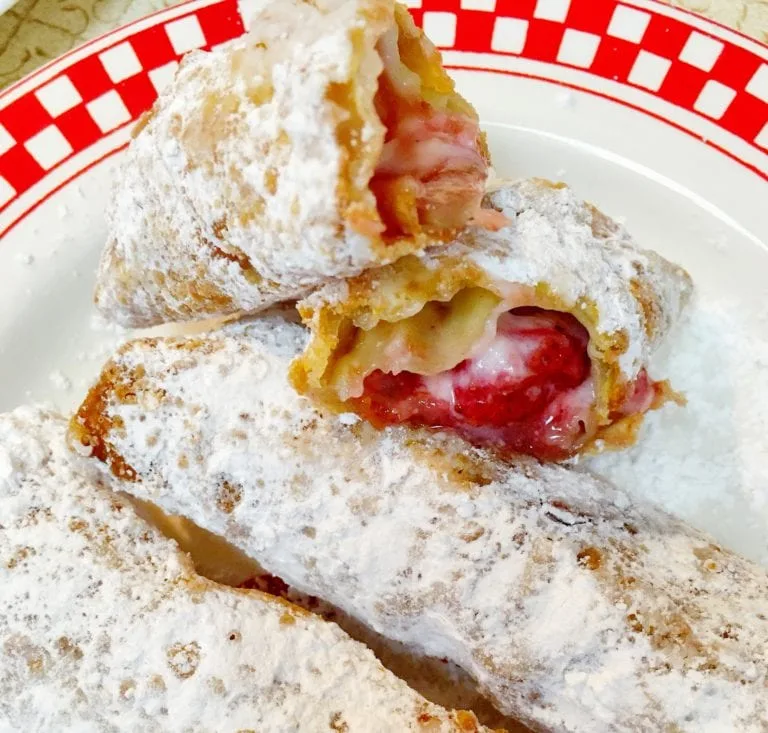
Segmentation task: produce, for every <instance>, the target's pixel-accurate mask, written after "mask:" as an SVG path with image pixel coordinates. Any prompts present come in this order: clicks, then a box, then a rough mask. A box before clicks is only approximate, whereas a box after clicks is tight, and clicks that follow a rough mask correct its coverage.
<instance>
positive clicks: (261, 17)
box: [96, 0, 420, 326]
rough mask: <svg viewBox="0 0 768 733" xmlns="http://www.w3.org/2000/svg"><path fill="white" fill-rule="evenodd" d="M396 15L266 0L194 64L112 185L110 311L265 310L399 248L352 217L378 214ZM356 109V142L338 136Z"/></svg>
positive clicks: (148, 314) (106, 278)
mask: <svg viewBox="0 0 768 733" xmlns="http://www.w3.org/2000/svg"><path fill="white" fill-rule="evenodd" d="M393 10H394V3H393V1H392V0H350V1H346V0H344V1H342V0H322V2H313V3H306V2H302V1H300V0H279V1H277V2H271V3H269V2H266V3H262V4H261V7H260V8H259V9H258V12H257V13H256V16H255V17H254V19H253V22H252V29H251V31H250V33H249V34H248V35H246V36H244V37H242V38H240V39H236V40H235V41H232V42H230V43H228V44H224V45H223V46H221V47H219V48H217V49H215V50H214V51H213V52H210V53H206V52H202V51H198V52H194V53H192V54H190V55H188V56H187V57H186V58H185V59H184V61H183V62H182V64H181V67H180V69H179V71H178V73H177V75H176V77H175V79H174V80H173V82H172V83H171V84H170V85H169V86H168V88H167V89H166V90H165V91H164V92H163V94H162V95H161V96H160V98H159V100H158V102H157V103H156V104H155V106H154V108H153V110H152V112H151V113H150V114H149V116H148V117H147V119H146V121H145V124H144V125H143V127H142V129H140V131H139V132H138V133H137V135H136V139H135V140H134V141H133V142H132V143H131V145H130V146H129V148H128V150H127V152H126V154H125V156H124V158H123V160H122V162H121V170H120V172H119V173H118V175H117V178H116V183H115V188H114V191H113V194H112V199H111V203H110V206H109V210H108V214H107V220H108V224H109V230H110V238H109V241H108V243H107V247H106V250H105V252H104V255H103V258H102V262H101V265H100V268H99V278H98V288H97V294H96V301H97V304H98V306H99V308H100V309H101V310H102V311H103V312H104V313H105V314H106V315H107V316H108V317H109V318H111V319H114V320H117V321H119V322H121V323H123V324H124V325H131V326H145V325H152V324H155V323H158V322H162V321H168V320H183V319H189V318H195V317H198V318H204V317H211V316H218V315H223V314H231V313H234V312H237V311H254V310H257V309H259V308H262V307H264V306H267V305H269V304H270V303H274V302H277V301H279V300H286V299H291V298H295V297H297V296H299V295H300V294H302V293H304V292H307V290H308V289H309V288H310V287H312V286H316V285H318V284H319V283H321V282H323V281H325V280H327V279H328V278H332V277H342V276H348V275H352V274H354V273H357V272H359V271H360V270H362V269H363V268H364V267H366V266H369V265H371V264H372V263H375V262H379V261H387V259H388V258H389V259H391V258H392V257H394V256H395V254H396V253H397V251H398V248H397V247H392V248H390V249H391V252H388V251H385V250H386V247H385V245H384V244H383V243H382V242H381V240H380V239H379V237H378V235H377V234H376V232H375V231H374V232H373V233H372V234H371V235H368V234H365V233H361V231H363V229H364V227H362V226H358V227H357V229H356V228H355V223H354V221H352V219H354V218H355V217H357V219H359V220H360V221H359V222H358V224H360V223H361V222H364V221H365V220H367V219H369V218H370V217H371V216H372V217H376V219H377V221H378V214H377V213H376V208H375V207H376V202H375V199H374V197H373V194H372V193H371V192H370V191H368V189H367V184H368V181H369V179H370V177H371V175H372V174H373V170H374V167H375V164H376V160H377V158H378V154H379V152H380V150H381V146H382V143H383V138H384V127H383V125H382V124H381V122H380V121H379V118H378V117H377V115H376V114H375V110H374V107H373V96H374V93H375V91H376V84H377V81H376V79H377V76H378V74H379V73H380V71H381V68H382V64H381V60H380V58H379V56H378V54H377V53H376V51H375V43H376V40H377V38H378V37H379V36H380V35H381V34H382V33H383V32H384V31H385V30H386V29H387V28H388V27H391V26H392V25H393V24H394V22H395V21H394V16H393ZM347 94H349V95H353V96H354V97H355V102H354V104H353V102H351V101H349V99H347V98H346V97H345V95H347ZM355 105H356V107H355ZM353 107H354V108H353ZM353 114H357V115H359V116H360V117H361V120H362V122H361V124H362V125H363V126H362V129H361V132H360V135H359V138H360V139H356V140H353V141H352V142H351V143H348V142H344V143H342V140H341V137H342V133H341V132H340V126H341V125H342V124H343V123H344V122H345V120H347V119H348V118H349V117H350V116H351V115H353ZM348 156H354V157H355V160H356V161H358V163H359V165H358V164H356V165H355V166H354V167H349V166H348V164H347V161H348ZM409 246H410V248H411V249H417V248H418V247H419V246H420V245H417V243H416V242H415V241H414V242H412V243H411V244H410V245H409Z"/></svg>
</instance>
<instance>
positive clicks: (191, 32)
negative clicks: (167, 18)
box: [165, 15, 205, 55]
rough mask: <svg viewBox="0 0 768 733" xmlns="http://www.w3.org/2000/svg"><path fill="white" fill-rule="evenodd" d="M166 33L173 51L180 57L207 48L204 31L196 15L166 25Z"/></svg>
mask: <svg viewBox="0 0 768 733" xmlns="http://www.w3.org/2000/svg"><path fill="white" fill-rule="evenodd" d="M165 32H166V34H167V35H168V40H169V41H170V42H171V46H173V50H174V51H175V52H176V53H177V54H179V55H181V54H183V53H186V52H187V51H191V50H192V49H193V48H200V47H201V46H205V36H204V35H203V29H202V28H201V27H200V21H199V20H198V19H197V16H195V15H188V16H187V17H186V18H179V20H174V21H171V22H170V23H166V24H165Z"/></svg>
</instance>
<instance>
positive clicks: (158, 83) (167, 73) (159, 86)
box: [148, 61, 179, 94]
mask: <svg viewBox="0 0 768 733" xmlns="http://www.w3.org/2000/svg"><path fill="white" fill-rule="evenodd" d="M178 68H179V62H178V61H170V62H169V63H167V64H165V65H163V66H158V67H157V68H156V69H152V71H150V72H149V74H148V76H149V80H150V81H151V82H152V86H153V87H154V88H155V90H156V91H157V93H158V94H160V92H162V91H163V89H165V88H166V87H167V86H168V85H169V84H170V83H171V82H172V81H173V77H174V76H175V75H176V69H178Z"/></svg>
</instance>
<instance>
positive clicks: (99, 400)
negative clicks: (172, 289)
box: [71, 318, 768, 733]
mask: <svg viewBox="0 0 768 733" xmlns="http://www.w3.org/2000/svg"><path fill="white" fill-rule="evenodd" d="M305 344H306V334H305V332H304V331H303V330H302V329H301V327H300V326H298V325H295V324H289V323H284V322H282V323H281V322H280V321H277V320H270V319H267V318H265V319H259V320H256V321H254V322H253V323H242V324H236V325H231V326H228V327H227V328H225V329H223V330H221V331H218V332H216V333H212V334H210V335H208V336H198V337H195V338H187V339H182V338H166V339H144V340H138V341H134V342H131V343H129V344H127V345H126V346H125V347H123V348H122V350H121V351H120V352H119V353H118V354H117V355H116V356H115V357H114V359H113V360H112V361H111V362H110V363H109V364H108V365H107V366H106V367H105V369H104V371H103V372H102V375H101V377H100V379H99V380H98V382H97V383H96V384H95V385H94V387H93V388H92V390H91V392H90V394H89V395H88V397H87V399H86V400H85V401H84V403H83V404H82V406H81V407H80V409H79V410H78V412H77V414H76V415H75V417H74V418H73V421H72V424H71V440H72V443H73V445H74V446H76V448H77V449H78V450H79V451H80V452H82V453H84V454H87V455H90V456H93V457H94V458H96V459H101V461H104V462H105V463H106V464H108V465H109V466H110V467H111V469H112V471H113V473H114V475H116V477H118V479H119V480H120V484H121V486H122V487H123V488H124V489H125V490H126V491H127V492H129V493H131V494H134V495H136V496H138V497H140V498H142V499H146V500H149V501H152V502H154V503H156V504H158V505H159V506H161V507H162V508H163V509H164V510H165V511H167V512H169V513H171V514H179V515H184V516H187V517H188V518H189V519H191V520H192V521H194V522H195V523H196V524H198V525H199V526H201V527H204V528H205V529H207V530H209V531H211V532H213V533H215V534H218V535H220V536H222V537H225V538H227V539H228V540H229V541H230V542H232V543H233V544H234V545H236V546H237V547H238V548H239V549H241V550H242V551H243V552H244V553H245V554H247V555H248V556H250V557H252V558H253V559H255V560H256V561H257V562H258V563H259V564H260V565H261V566H262V567H263V568H264V569H265V570H266V571H268V572H270V573H272V574H274V575H277V576H278V577H280V578H282V579H283V580H284V581H285V582H286V583H289V584H290V585H291V586H292V587H294V588H296V589H297V590H298V591H300V592H304V593H308V594H311V595H313V596H316V597H319V598H322V599H324V600H326V601H328V602H330V603H332V604H333V605H334V606H336V607H338V608H340V609H341V610H343V611H344V612H345V613H346V614H348V615H349V616H351V617H353V618H355V619H358V620H359V621H360V622H361V623H364V624H365V625H366V626H367V627H369V628H371V629H373V630H374V631H376V632H377V633H380V634H382V635H384V636H387V637H388V638H391V639H393V640H396V641H399V642H402V643H403V644H405V645H407V646H409V647H412V648H414V649H418V650H421V652H422V653H423V654H424V655H426V656H431V657H437V658H445V659H447V660H449V661H451V662H453V663H455V664H457V665H458V666H460V667H461V668H463V669H464V670H465V671H466V672H467V673H468V674H469V675H470V676H471V677H472V678H473V679H475V680H476V682H477V684H478V686H479V687H480V688H481V689H482V690H483V691H484V692H485V693H486V694H487V695H488V697H489V698H490V699H491V700H492V701H493V702H494V704H495V706H496V707H497V708H498V709H499V710H500V711H501V712H502V713H504V714H507V715H510V716H512V717H514V718H518V719H520V720H521V721H522V722H523V723H526V724H528V725H529V726H530V727H531V728H532V729H533V730H537V731H557V732H558V733H563V732H565V733H568V732H573V733H593V732H594V731H595V730H611V731H627V732H632V733H634V732H639V731H648V730H653V731H677V732H678V733H687V732H690V733H700V732H701V731H730V730H738V731H749V732H751V733H758V731H763V730H764V728H765V721H766V720H767V719H768V697H767V696H766V694H765V690H766V684H767V683H768V618H767V616H766V599H768V575H767V574H766V572H765V571H764V570H763V569H762V568H760V567H758V566H756V565H754V564H752V563H751V562H749V561H748V560H746V559H744V558H742V557H740V556H738V555H736V554H734V553H732V552H729V551H728V550H727V549H724V548H722V547H720V546H719V545H718V544H717V543H716V542H714V541H713V540H712V539H711V538H710V537H708V536H707V535H705V534H703V533H701V532H699V531H697V530H696V529H694V528H692V527H690V526H689V525H687V524H686V523H684V522H682V521H679V520H678V519H675V518H673V517H672V516H670V515H669V514H666V513H664V512H663V511H661V510H659V509H657V508H655V507H653V506H651V505H647V504H641V503H640V502H638V501H636V500H634V499H632V498H631V496H630V495H629V494H627V493H625V492H624V491H621V490H620V489H617V488H615V487H613V486H611V485H609V484H608V483H606V482H604V481H602V480H599V479H597V478H595V477H593V476H591V475H590V474H588V473H580V472H576V471H573V470H569V469H568V468H566V467H564V466H561V465H559V464H556V463H546V464H542V463H539V462H538V461H536V460H534V459H532V458H530V457H520V458H518V459H517V460H515V461H514V462H512V463H506V462H503V461H501V460H500V459H499V458H498V457H496V456H495V455H494V454H493V453H492V452H490V451H488V450H485V449H479V448H472V447H468V446H467V444H466V443H465V442H463V441H462V440H461V439H459V438H458V437H456V436H454V435H451V434H448V433H435V432H429V431H425V430H416V429H409V428H405V427H402V426H395V427H389V428H387V429H385V430H382V431H378V430H376V429H375V428H373V427H372V426H371V425H369V424H368V423H366V422H365V421H361V420H359V419H358V418H357V417H356V416H355V415H353V414H349V413H345V414H342V415H341V416H335V415H332V414H330V413H328V412H326V411H322V410H318V409H317V408H315V407H313V406H312V404H311V403H310V402H309V401H308V400H307V399H306V398H303V397H300V396H298V395H297V394H296V393H295V392H294V391H293V390H292V389H291V387H290V385H289V384H288V381H287V378H286V369H287V365H288V362H289V361H290V359H291V358H292V357H293V356H295V355H296V354H297V353H298V352H300V351H301V349H302V348H304V346H305Z"/></svg>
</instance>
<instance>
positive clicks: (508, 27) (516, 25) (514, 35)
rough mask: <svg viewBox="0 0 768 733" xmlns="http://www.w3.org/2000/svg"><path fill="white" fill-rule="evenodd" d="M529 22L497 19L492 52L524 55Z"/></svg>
mask: <svg viewBox="0 0 768 733" xmlns="http://www.w3.org/2000/svg"><path fill="white" fill-rule="evenodd" d="M527 35H528V21H527V20H522V19H521V18H496V22H495V23H494V24H493V36H492V37H491V50H492V51H502V52H505V53H522V50H523V47H524V46H525V37H526V36H527Z"/></svg>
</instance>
